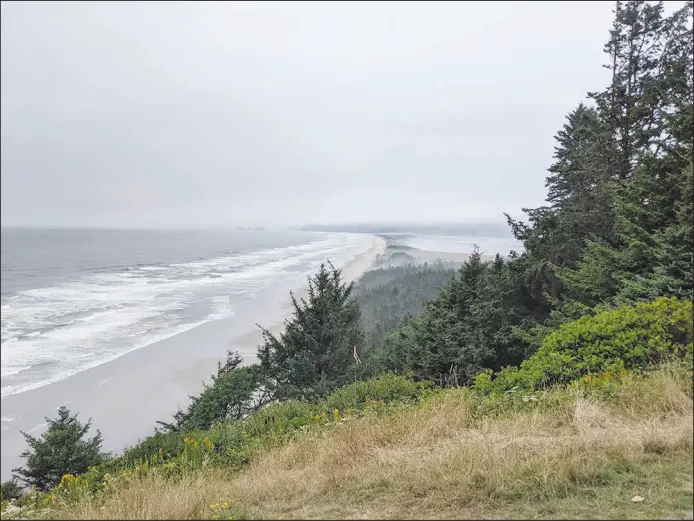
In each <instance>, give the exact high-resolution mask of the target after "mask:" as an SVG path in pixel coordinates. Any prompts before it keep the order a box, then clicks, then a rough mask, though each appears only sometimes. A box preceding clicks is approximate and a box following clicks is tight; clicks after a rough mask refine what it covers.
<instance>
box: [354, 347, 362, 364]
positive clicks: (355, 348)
mask: <svg viewBox="0 0 694 521" xmlns="http://www.w3.org/2000/svg"><path fill="white" fill-rule="evenodd" d="M354 360H355V361H356V362H357V363H358V364H361V359H360V358H359V353H357V346H354Z"/></svg>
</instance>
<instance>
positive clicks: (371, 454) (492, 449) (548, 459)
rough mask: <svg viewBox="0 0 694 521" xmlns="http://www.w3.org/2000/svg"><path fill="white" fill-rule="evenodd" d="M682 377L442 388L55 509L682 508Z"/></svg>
mask: <svg viewBox="0 0 694 521" xmlns="http://www.w3.org/2000/svg"><path fill="white" fill-rule="evenodd" d="M688 385H690V384H689V383H687V382H682V381H681V380H678V379H677V378H676V377H674V376H673V375H670V374H668V373H667V372H666V371H661V372H659V373H657V374H655V375H653V376H652V377H650V378H649V379H648V380H647V381H645V382H641V383H638V384H637V383H634V385H633V386H631V387H630V388H628V389H626V390H625V392H624V393H623V394H622V396H621V397H620V398H619V400H618V401H617V402H615V403H612V404H610V405H608V404H606V403H601V402H598V401H595V400H591V399H588V398H586V397H584V396H582V395H580V394H577V395H573V396H568V395H567V394H566V393H565V396H564V398H565V399H563V400H557V402H556V404H554V405H553V406H552V407H550V408H548V409H547V410H543V411H538V410H537V409H536V410H533V411H527V412H518V413H512V414H506V415H501V416H497V417H494V418H488V419H483V420H479V419H478V420H474V421H473V414H472V409H471V402H470V398H469V397H468V396H467V395H466V394H465V393H464V392H463V391H449V392H446V393H444V394H442V395H440V396H438V397H437V398H436V399H435V400H432V401H431V402H429V403H427V404H426V405H420V406H417V407H412V408H410V409H408V410H405V411H403V412H401V413H399V414H394V415H391V416H385V417H370V418H363V419H360V420H357V421H353V422H348V423H345V424H343V425H340V426H337V427H334V428H332V429H330V430H329V431H328V432H325V433H323V434H318V435H311V436H309V435H306V436H304V437H302V438H301V439H299V440H297V441H295V442H293V443H290V444H289V445H287V446H286V447H284V448H283V449H281V450H279V451H276V452H274V453H270V454H267V455H265V456H264V457H261V458H260V459H259V460H257V461H256V462H255V463H254V464H253V465H252V466H251V467H250V468H248V469H247V470H246V471H244V472H242V473H239V474H237V475H236V476H233V477H232V476H229V475H226V474H224V473H223V472H221V471H213V470H208V471H202V472H200V473H198V474H196V475H195V476H194V477H192V478H190V479H188V480H187V481H185V482H183V483H180V484H178V485H171V484H169V483H166V482H165V481H162V480H160V479H158V478H156V477H152V478H148V479H146V480H145V481H143V482H142V483H141V484H140V485H139V486H137V487H130V488H128V489H126V490H123V491H121V492H119V493H118V494H116V495H115V496H114V497H112V498H110V499H109V500H108V501H107V502H106V503H105V505H103V506H99V505H88V504H85V505H81V506H79V507H76V508H75V507H72V508H69V509H68V508H65V509H62V510H60V511H58V512H56V515H58V516H59V517H62V518H70V519H197V518H201V517H205V516H209V515H210V510H209V505H210V504H211V503H215V502H218V501H220V500H221V499H226V498H231V499H233V500H234V505H235V506H234V507H233V509H232V510H231V511H230V512H228V513H229V514H234V515H236V516H244V517H248V518H266V519H277V518H281V517H283V518H286V519H298V518H304V519H320V518H323V519H326V518H328V519H338V518H351V519H380V518H393V519H394V518H399V519H417V518H419V519H422V518H441V519H443V518H446V519H452V518H458V519H460V518H470V517H472V518H490V519H491V518H497V519H503V518H562V517H563V518H585V519H589V518H596V519H599V518H603V519H604V518H620V519H625V518H654V517H655V518H658V517H659V518H661V519H662V518H666V517H670V518H675V519H677V518H683V516H684V518H690V516H691V502H692V436H693V433H692V398H691V395H690V394H689V392H688V389H689V387H687V386H688ZM635 495H641V496H643V497H644V498H645V501H644V502H643V503H638V504H635V503H632V502H631V498H632V497H633V496H635Z"/></svg>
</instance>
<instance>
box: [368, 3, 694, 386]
mask: <svg viewBox="0 0 694 521" xmlns="http://www.w3.org/2000/svg"><path fill="white" fill-rule="evenodd" d="M692 6H693V4H692V2H687V3H686V4H685V5H684V6H683V7H682V8H681V9H679V10H677V11H676V12H674V13H673V14H671V15H669V16H666V15H665V14H664V12H663V4H662V2H658V3H653V4H651V3H646V2H617V4H616V10H615V19H614V23H613V26H612V30H611V31H610V38H609V40H608V42H607V44H606V45H605V52H606V55H607V62H608V65H607V67H608V68H609V69H610V70H611V72H612V81H611V83H610V85H608V86H607V87H606V88H605V89H604V90H602V91H600V92H592V93H589V94H588V100H587V101H586V102H582V103H580V104H579V105H578V106H577V107H576V108H575V109H574V110H572V111H571V112H570V113H569V114H568V115H567V116H566V122H565V124H564V126H563V127H562V128H561V129H560V130H559V131H558V133H557V134H556V136H555V140H556V146H555V153H554V159H555V161H554V162H553V163H552V164H551V166H550V167H549V176H548V177H547V179H546V186H547V199H546V204H545V205H544V206H541V207H539V208H524V212H525V213H526V214H527V222H521V221H515V220H513V219H511V218H510V217H508V216H507V219H508V223H509V225H510V226H511V229H512V231H513V234H514V235H515V237H516V238H517V239H518V240H519V241H521V242H522V243H523V245H524V250H525V251H524V252H523V253H522V254H521V255H518V254H516V253H513V254H512V255H511V260H510V261H508V262H505V261H503V260H502V259H500V258H498V257H497V259H496V260H495V261H494V262H492V263H483V262H481V261H480V258H479V256H477V255H474V256H473V257H472V258H471V259H470V261H469V262H467V263H465V265H464V266H463V267H462V268H461V269H460V271H459V273H458V274H457V275H456V278H455V280H453V281H451V282H450V284H448V285H447V286H446V287H445V288H443V290H442V291H441V294H440V295H439V296H438V298H437V299H436V300H435V301H433V302H432V303H431V304H429V305H428V306H427V309H426V311H425V312H424V313H423V314H422V316H420V317H417V318H415V319H413V320H411V321H410V322H409V323H408V324H407V326H405V327H404V328H403V329H402V331H400V332H398V333H395V334H393V335H391V336H390V337H389V338H388V339H387V342H386V346H385V347H384V349H383V351H382V352H381V353H380V357H381V360H382V367H383V369H391V370H396V371H399V372H403V373H406V374H407V373H409V374H413V375H415V376H418V377H420V378H426V379H433V380H436V381H439V382H441V383H451V384H467V383H469V382H471V380H472V378H473V377H474V376H475V375H476V374H478V373H479V372H480V371H482V370H484V369H491V370H497V369H499V368H501V367H503V366H507V365H517V364H518V363H519V362H520V361H522V360H523V359H525V358H527V357H528V356H530V355H531V354H532V353H533V352H535V351H536V350H537V348H538V346H539V345H540V342H541V341H542V339H543V337H544V336H545V335H546V334H547V332H548V331H550V330H551V329H553V328H556V327H557V326H559V325H560V324H562V323H565V322H567V321H570V320H574V319H577V318H579V317H580V316H583V315H586V314H593V313H595V312H597V311H600V310H606V309H611V308H615V307H617V306H620V305H629V304H633V303H637V302H640V301H647V300H652V299H654V298H655V297H658V296H675V297H678V298H682V299H688V300H691V298H692V272H693V271H694V266H693V262H692V256H693V252H694V240H693V232H692V220H693V214H692V198H693V194H692V183H693V182H694V181H693V179H692V142H693V131H694V119H693V116H692V114H693V109H692V106H693V105H692V97H693V91H692V55H693V54H692V53H693V50H692V41H693V35H692V9H693V7H692Z"/></svg>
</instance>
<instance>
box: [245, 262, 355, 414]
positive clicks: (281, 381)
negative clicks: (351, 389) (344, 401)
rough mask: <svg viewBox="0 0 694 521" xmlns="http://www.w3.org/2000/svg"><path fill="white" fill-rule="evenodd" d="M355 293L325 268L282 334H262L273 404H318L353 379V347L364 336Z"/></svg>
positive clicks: (335, 271) (261, 356)
mask: <svg viewBox="0 0 694 521" xmlns="http://www.w3.org/2000/svg"><path fill="white" fill-rule="evenodd" d="M353 287H354V283H350V284H345V283H343V282H342V277H341V271H340V270H338V269H335V268H334V267H333V266H332V264H330V265H329V269H328V267H326V266H325V265H324V264H322V265H321V267H320V270H319V272H318V273H317V274H316V275H314V276H313V277H310V278H309V288H308V301H306V300H304V299H301V302H298V301H297V300H296V299H295V298H294V296H293V295H292V304H293V306H294V313H293V317H292V319H291V320H288V321H286V323H285V329H284V332H282V333H281V334H280V335H279V337H277V336H275V335H274V334H272V333H270V332H269V331H268V330H266V329H263V337H264V345H262V346H260V347H259V348H258V358H259V359H260V367H261V370H262V372H263V374H264V375H265V376H266V377H267V378H268V390H269V392H271V396H272V397H273V398H274V399H279V400H287V399H308V400H311V399H316V398H320V397H321V396H325V395H326V394H327V393H329V392H330V391H331V390H333V389H335V388H337V387H339V386H341V385H344V384H345V383H347V382H348V381H350V379H353V378H354V377H355V373H354V366H355V365H356V362H355V361H354V359H353V352H354V346H355V345H357V346H359V345H361V344H362V343H363V340H364V333H363V331H362V329H361V312H360V310H359V305H358V304H357V302H356V301H355V299H354V298H352V289H353ZM350 377H351V378H350Z"/></svg>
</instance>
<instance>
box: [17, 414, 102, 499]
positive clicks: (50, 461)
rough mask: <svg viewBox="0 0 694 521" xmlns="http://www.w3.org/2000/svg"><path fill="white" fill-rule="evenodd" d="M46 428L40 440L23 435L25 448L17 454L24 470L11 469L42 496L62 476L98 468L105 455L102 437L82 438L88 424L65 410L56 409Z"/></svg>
mask: <svg viewBox="0 0 694 521" xmlns="http://www.w3.org/2000/svg"><path fill="white" fill-rule="evenodd" d="M46 422H47V423H48V428H47V429H46V431H45V432H44V433H43V434H42V435H41V437H40V438H35V437H34V436H31V435H30V434H27V433H24V432H23V433H22V434H23V435H24V438H25V440H26V442H27V444H28V446H29V447H28V448H27V449H26V450H25V451H24V452H22V453H21V454H20V457H22V458H24V459H26V467H18V468H15V469H12V472H14V473H15V474H14V475H15V477H17V478H19V479H20V480H21V481H22V482H24V484H26V485H31V486H35V487H36V489H37V490H39V491H41V492H45V491H47V490H50V489H51V488H53V487H55V486H56V485H57V484H58V483H60V480H61V478H62V477H63V476H64V475H65V474H81V473H83V472H86V471H87V470H88V469H89V467H91V466H94V465H98V464H99V463H101V462H102V461H104V459H105V458H107V457H108V454H104V453H102V452H101V441H102V438H101V433H100V432H99V431H98V430H97V431H96V435H95V436H94V437H93V438H85V436H86V434H87V432H88V431H89V428H90V427H91V420H89V421H87V423H85V424H82V423H81V422H80V421H79V420H78V419H77V415H76V414H75V415H73V414H71V413H70V410H69V409H67V408H66V407H64V406H63V407H60V409H58V417H57V418H55V419H52V418H46Z"/></svg>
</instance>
